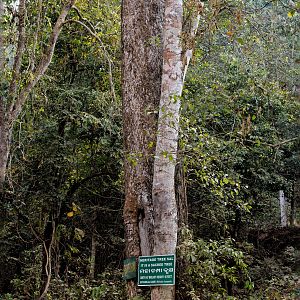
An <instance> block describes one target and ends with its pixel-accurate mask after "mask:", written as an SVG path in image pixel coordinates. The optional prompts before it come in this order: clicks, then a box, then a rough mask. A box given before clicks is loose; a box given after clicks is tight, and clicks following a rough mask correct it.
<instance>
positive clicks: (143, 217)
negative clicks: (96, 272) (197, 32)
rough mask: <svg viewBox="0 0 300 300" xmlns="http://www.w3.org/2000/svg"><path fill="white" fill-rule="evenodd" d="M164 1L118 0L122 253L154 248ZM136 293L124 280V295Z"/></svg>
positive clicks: (147, 252) (128, 254) (144, 252)
mask: <svg viewBox="0 0 300 300" xmlns="http://www.w3.org/2000/svg"><path fill="white" fill-rule="evenodd" d="M163 12H164V1H163V0H147V1H140V0H123V2H122V50H123V51H122V52H123V58H122V61H123V68H122V93H123V95H122V98H123V124H124V148H125V205H124V224H125V240H126V257H136V258H138V256H139V255H140V254H142V255H150V254H151V249H152V247H153V240H152V237H153V206H152V176H153V154H154V149H155V148H154V146H155V137H156V127H157V113H156V112H157V109H158V104H159V99H160V85H161V72H162V44H161V38H162V24H163ZM136 295H137V289H136V283H135V282H134V281H132V280H130V281H128V296H129V298H132V297H134V296H136Z"/></svg>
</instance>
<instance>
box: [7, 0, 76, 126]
mask: <svg viewBox="0 0 300 300" xmlns="http://www.w3.org/2000/svg"><path fill="white" fill-rule="evenodd" d="M23 1H24V0H23ZM75 1H76V0H69V1H68V3H67V4H66V5H65V6H64V7H63V8H62V11H61V13H60V15H59V17H58V19H57V21H56V24H55V26H54V28H53V30H52V33H51V36H50V39H49V42H48V47H47V48H46V50H45V51H44V53H43V55H42V59H41V61H40V63H39V64H38V66H37V68H36V70H35V71H34V73H33V75H32V77H31V79H30V80H29V82H28V83H27V84H26V85H25V87H24V88H23V89H22V90H21V92H20V94H19V96H18V98H17V100H16V102H15V103H12V104H11V105H10V108H9V114H10V115H9V120H8V121H9V125H10V126H12V123H13V122H14V121H15V120H16V118H17V117H18V115H19V113H20V112H21V110H22V107H23V104H24V103H25V101H26V99H27V97H28V95H29V93H30V92H31V91H32V89H33V88H34V87H35V85H36V84H37V82H38V81H39V80H40V79H41V77H42V76H43V75H44V73H45V71H46V70H47V68H48V66H49V64H50V62H51V60H52V56H53V53H54V49H55V45H56V42H57V39H58V36H59V34H60V32H61V29H62V26H63V25H64V23H65V20H66V17H67V15H68V13H69V11H70V9H71V8H72V6H73V5H74V3H75Z"/></svg>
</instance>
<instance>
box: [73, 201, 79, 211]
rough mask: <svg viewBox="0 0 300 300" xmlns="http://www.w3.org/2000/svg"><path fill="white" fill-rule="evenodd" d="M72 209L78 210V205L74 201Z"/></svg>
mask: <svg viewBox="0 0 300 300" xmlns="http://www.w3.org/2000/svg"><path fill="white" fill-rule="evenodd" d="M72 209H73V211H75V212H76V211H77V210H78V208H77V205H76V204H75V203H74V202H73V203H72Z"/></svg>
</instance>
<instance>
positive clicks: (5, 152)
mask: <svg viewBox="0 0 300 300" xmlns="http://www.w3.org/2000/svg"><path fill="white" fill-rule="evenodd" d="M2 108H3V102H2V98H1V97H0V195H1V194H2V193H3V189H4V182H5V176H6V167H7V161H8V156H9V146H10V138H11V130H9V129H8V128H7V127H6V126H5V122H4V113H3V109H2Z"/></svg>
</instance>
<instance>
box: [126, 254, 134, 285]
mask: <svg viewBox="0 0 300 300" xmlns="http://www.w3.org/2000/svg"><path fill="white" fill-rule="evenodd" d="M135 277H136V259H135V257H130V258H128V259H125V260H124V273H123V278H124V279H125V280H129V279H133V278H135Z"/></svg>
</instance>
